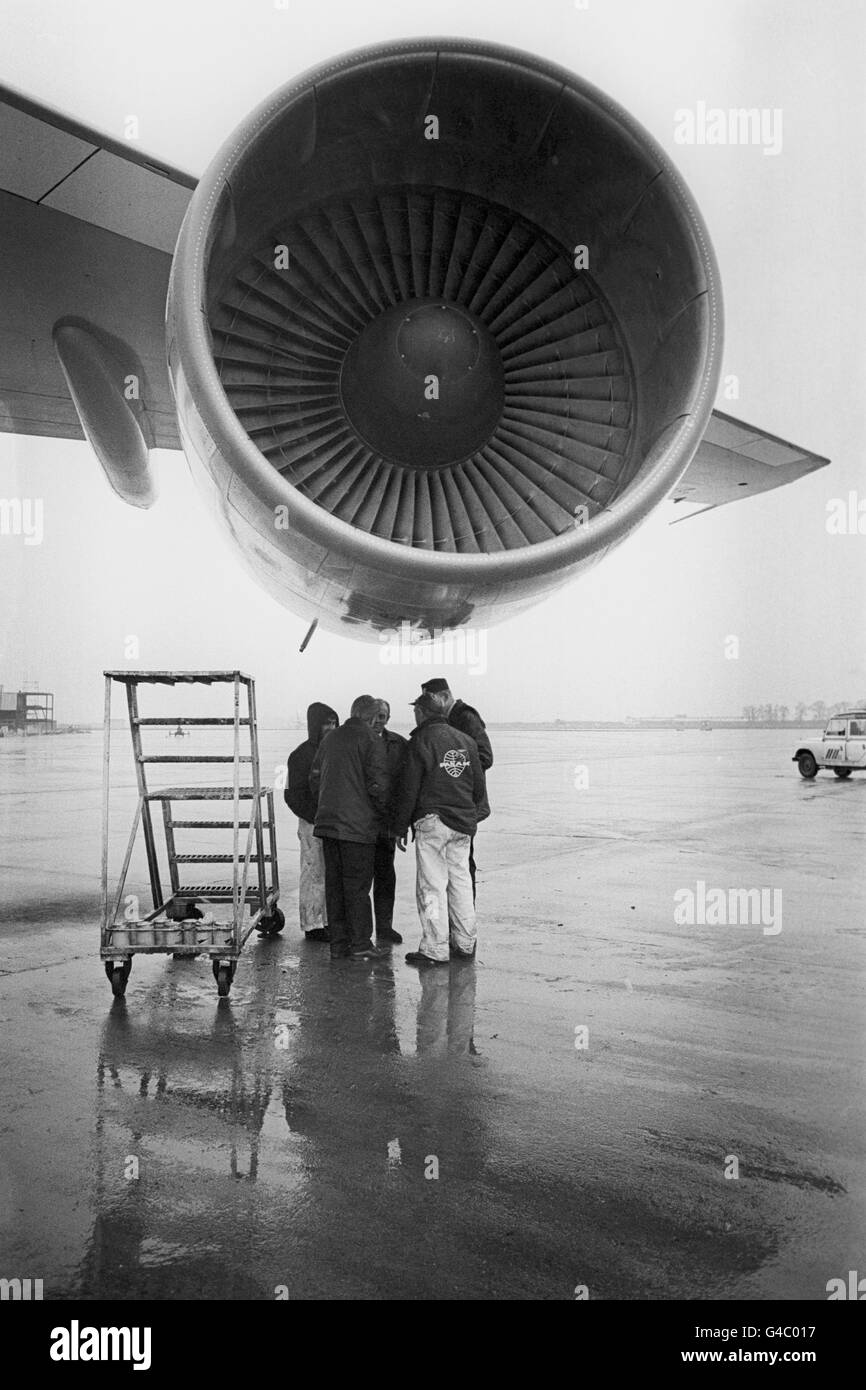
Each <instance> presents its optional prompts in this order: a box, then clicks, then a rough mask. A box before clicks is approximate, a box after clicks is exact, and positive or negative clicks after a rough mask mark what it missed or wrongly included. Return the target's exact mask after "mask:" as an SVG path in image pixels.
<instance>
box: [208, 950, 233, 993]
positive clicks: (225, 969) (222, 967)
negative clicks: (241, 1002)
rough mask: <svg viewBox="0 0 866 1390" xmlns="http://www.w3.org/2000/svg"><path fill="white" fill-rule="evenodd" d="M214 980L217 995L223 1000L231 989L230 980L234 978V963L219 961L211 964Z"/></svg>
mask: <svg viewBox="0 0 866 1390" xmlns="http://www.w3.org/2000/svg"><path fill="white" fill-rule="evenodd" d="M213 973H214V979H215V980H216V982H217V994H218V995H219V997H220V999H225V998H226V997H227V995H228V992H229V990H230V989H231V987H232V980H233V979H234V977H235V963H234V961H229V962H225V961H219V960H215V961H214V963H213Z"/></svg>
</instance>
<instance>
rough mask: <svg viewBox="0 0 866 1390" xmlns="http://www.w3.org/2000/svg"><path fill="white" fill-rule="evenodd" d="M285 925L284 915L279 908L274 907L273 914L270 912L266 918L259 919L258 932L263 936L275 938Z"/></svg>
mask: <svg viewBox="0 0 866 1390" xmlns="http://www.w3.org/2000/svg"><path fill="white" fill-rule="evenodd" d="M285 925H286V914H285V913H284V912H282V911H281V910H280V908H278V907H275V908H274V910H273V912H270V913H269V914H268V916H267V917H260V918H259V926H258V930H259V931H260V932H261V933H262V935H263V936H277V934H278V933H279V932H281V931H282V930H283V927H284V926H285Z"/></svg>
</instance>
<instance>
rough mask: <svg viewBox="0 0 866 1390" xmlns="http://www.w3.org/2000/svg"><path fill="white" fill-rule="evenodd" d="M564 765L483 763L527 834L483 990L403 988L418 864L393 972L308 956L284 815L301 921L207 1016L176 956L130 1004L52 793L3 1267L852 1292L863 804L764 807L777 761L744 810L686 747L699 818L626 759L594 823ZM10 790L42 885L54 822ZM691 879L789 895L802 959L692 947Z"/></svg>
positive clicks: (9, 1096)
mask: <svg viewBox="0 0 866 1390" xmlns="http://www.w3.org/2000/svg"><path fill="white" fill-rule="evenodd" d="M541 737H542V736H539V738H541ZM544 737H546V738H547V743H545V744H544V745H543V746H542V745H541V744H539V745H538V746H537V747H535V749H534V752H535V755H536V756H535V758H534V759H533V758H532V757H529V758H527V756H526V752H527V740H526V736H523V737H522V738H521V740H520V741H519V743H518V742H517V741H516V740H515V743H514V745H513V747H512V748H511V749H510V750H509V748H508V747H507V746H506V747H504V748H503V752H502V755H501V760H500V762H499V763H498V764H497V768H498V777H499V782H498V789H499V794H500V796H501V798H502V801H503V803H504V805H505V806H506V807H509V808H513V807H514V806H516V805H517V804H520V805H521V806H522V808H523V812H522V814H521V816H520V817H517V816H516V815H515V814H514V813H513V810H506V811H504V812H502V813H501V814H500V815H499V816H498V817H497V822H498V823H494V824H491V826H490V828H489V830H488V831H487V832H485V833H486V840H485V842H484V845H483V850H484V857H483V860H482V859H481V858H480V856H479V859H480V862H481V866H482V878H481V899H480V901H481V907H482V912H483V917H482V934H481V948H480V950H479V958H478V962H477V964H475V963H471V962H463V961H461V962H453V963H452V965H451V966H450V967H449V969H448V970H445V969H441V970H440V969H433V970H428V971H422V972H418V971H415V970H412V969H410V968H409V967H408V966H407V965H406V964H405V963H404V961H403V950H405V949H407V948H409V947H411V946H413V945H415V944H416V942H415V937H414V916H413V912H412V885H411V875H410V874H409V873H408V872H407V871H406V866H404V867H403V872H402V877H401V880H400V890H399V898H398V905H399V909H400V910H399V914H398V915H399V921H400V925H401V927H402V928H403V929H404V931H405V935H406V939H407V941H406V947H404V948H402V949H401V948H397V949H396V950H395V952H394V953H393V955H392V957H390V958H389V957H384V958H382V959H380V960H378V961H375V962H373V963H366V964H363V965H359V964H357V963H352V962H338V963H334V964H332V963H331V962H330V961H329V960H328V958H327V953H326V948H324V949H323V948H322V947H321V946H315V945H311V944H309V943H306V942H303V941H301V940H300V939H299V937H298V934H297V932H296V931H294V930H293V920H292V919H293V911H292V897H291V886H292V884H293V882H294V879H295V869H296V861H295V860H293V859H292V843H291V838H290V829H291V828H290V827H289V826H288V817H286V824H285V825H283V826H282V830H281V833H282V835H283V840H284V842H285V843H283V844H281V848H282V850H283V853H284V876H285V878H286V880H287V883H288V889H287V892H286V903H285V905H286V907H287V913H288V916H289V925H288V926H287V928H286V931H285V933H284V937H283V938H281V939H277V940H273V941H262V942H255V943H254V942H250V944H249V947H248V949H247V950H246V951H245V953H244V956H243V957H242V961H241V965H240V967H239V970H238V974H237V977H236V980H235V983H234V986H233V989H232V993H231V995H230V997H229V998H228V999H227V1000H222V1001H218V1000H217V997H216V992H215V989H214V985H213V979H212V976H211V973H210V970H209V967H208V965H207V963H206V962H204V961H198V962H194V963H189V962H184V961H173V960H171V959H170V958H164V957H151V958H147V959H145V958H141V957H139V958H137V959H136V962H135V965H134V969H133V974H132V977H131V980H130V985H129V990H128V994H127V997H126V999H125V1000H119V1001H115V1002H112V1001H111V997H110V994H109V992H108V990H107V987H106V981H105V978H104V976H103V975H102V972H101V970H100V967H99V962H98V960H97V959H96V951H95V935H94V923H95V920H96V914H95V910H94V897H93V886H92V880H91V879H88V880H87V881H85V875H84V874H83V872H81V871H80V863H81V860H83V859H84V855H83V854H82V845H83V843H84V836H85V834H86V833H87V831H86V828H85V826H84V825H83V823H82V822H85V823H86V820H87V816H88V814H89V810H88V809H87V807H86V808H85V811H84V815H83V816H82V815H81V813H80V812H81V808H80V807H77V806H76V805H75V804H74V803H73V801H72V799H71V798H70V800H69V801H68V802H64V800H63V797H62V795H60V796H58V797H56V798H55V800H54V804H53V812H52V818H53V821H54V825H55V829H54V834H55V838H56V841H57V845H58V857H59V859H60V860H61V861H62V860H63V856H64V855H65V854H67V853H69V854H71V853H72V852H73V849H74V847H75V846H76V845H77V848H78V853H79V856H80V860H79V874H78V876H75V875H73V877H72V882H71V884H70V885H69V888H68V891H67V890H64V887H63V885H62V883H61V882H60V880H59V877H58V878H50V879H49V886H48V891H45V888H44V883H43V885H42V890H43V891H42V893H41V895H40V892H39V891H38V890H37V888H36V885H37V884H38V883H39V882H40V880H39V877H38V874H37V873H36V872H35V871H34V872H33V873H32V876H31V879H30V881H29V882H30V886H29V887H28V886H27V885H26V884H25V882H24V879H23V877H22V879H20V880H16V882H15V885H14V893H17V898H16V899H15V900H16V901H17V903H18V904H19V907H18V908H17V909H16V910H15V911H14V913H13V914H11V915H10V920H9V921H8V923H7V924H6V925H5V926H4V931H3V935H2V943H0V944H2V955H0V967H2V969H3V971H4V978H3V981H2V984H3V1002H2V1010H0V1020H2V1023H3V1026H4V1034H5V1036H6V1038H7V1039H8V1042H7V1046H6V1049H5V1050H6V1052H7V1054H8V1061H7V1065H6V1067H5V1069H4V1072H3V1077H2V1083H0V1084H2V1093H3V1106H2V1110H0V1114H2V1125H0V1134H2V1148H3V1163H2V1207H0V1216H2V1249H3V1263H4V1265H6V1266H8V1269H3V1270H0V1274H8V1275H10V1276H11V1275H15V1274H17V1275H19V1276H21V1277H24V1276H30V1277H33V1278H43V1279H44V1282H45V1291H46V1296H47V1297H62V1296H72V1297H84V1298H100V1297H122V1298H145V1297H148V1298H191V1299H212V1298H269V1299H272V1298H274V1297H278V1296H285V1297H289V1298H291V1299H297V1298H302V1299H303V1298H335V1299H345V1298H364V1299H381V1298H400V1299H437V1298H472V1299H479V1298H530V1299H532V1298H543V1299H548V1298H572V1297H573V1296H574V1290H575V1287H576V1286H578V1285H585V1286H587V1288H588V1290H589V1295H590V1297H591V1298H677V1299H685V1298H698V1299H718V1298H738V1297H759V1298H806V1299H812V1298H814V1299H821V1298H825V1297H826V1293H825V1285H826V1282H827V1280H828V1279H829V1278H831V1277H834V1276H843V1277H844V1276H845V1275H846V1272H847V1271H848V1270H849V1269H852V1268H858V1267H859V1266H858V1265H857V1259H858V1258H860V1259H861V1263H862V1237H863V1233H864V1225H866V1223H864V1215H863V1179H862V1166H861V1161H860V1155H861V1154H862V1140H863V1106H862V1080H861V1073H860V1064H861V1062H862V1057H863V1053H864V1025H863V1020H862V1008H861V1004H860V999H861V997H862V970H863V948H862V943H861V940H860V938H859V936H853V935H852V934H851V929H852V927H854V926H855V925H856V922H857V921H860V920H862V902H855V901H854V893H855V891H859V892H862V890H859V889H855V886H854V884H853V883H852V881H851V880H850V879H849V878H848V877H847V876H846V875H845V874H844V873H843V872H842V868H843V867H844V865H845V864H846V863H848V864H850V863H851V862H854V855H855V853H858V854H859V853H861V846H860V842H861V840H862V832H861V830H860V826H861V824H862V813H861V816H860V817H859V818H858V816H857V815H856V814H855V808H859V801H860V795H861V794H860V791H859V790H858V789H857V787H856V786H855V787H852V786H848V785H838V786H837V785H834V784H831V785H830V786H829V788H828V789H827V790H825V789H824V788H823V786H822V787H820V788H818V789H817V791H816V788H815V787H812V788H807V789H806V791H805V792H804V791H803V789H802V788H801V787H800V785H799V784H798V783H797V782H796V781H794V782H791V780H790V779H785V780H783V779H781V778H779V779H777V778H776V777H775V769H776V767H777V764H778V759H779V757H780V753H779V750H776V749H775V748H774V747H772V746H771V745H769V744H766V743H765V744H762V745H761V746H762V747H763V748H764V749H765V753H764V755H763V756H765V760H766V764H767V766H766V768H764V770H763V771H761V769H760V768H759V769H757V770H756V771H755V772H754V776H753V778H752V779H751V781H750V783H749V787H748V788H747V789H745V790H744V774H743V767H742V759H741V758H739V757H735V756H733V754H730V756H729V750H728V749H727V748H726V747H725V746H724V745H720V744H719V743H717V742H714V743H713V746H712V748H711V747H710V742H709V740H706V738H705V740H704V742H703V744H702V743H701V742H700V736H696V737H695V739H694V740H693V743H694V751H693V753H692V754H690V755H689V756H690V757H692V759H693V760H692V762H691V763H690V765H689V773H690V778H691V781H690V783H689V789H688V791H687V792H686V793H685V795H686V796H687V798H690V801H689V803H688V806H687V808H686V809H687V810H688V812H689V815H688V817H686V815H685V814H684V809H683V801H682V794H683V792H684V785H685V784H684V783H683V781H682V777H683V765H682V763H680V764H674V765H673V767H671V766H669V764H668V763H666V762H665V760H664V759H663V758H661V757H660V756H659V754H658V750H657V749H656V748H654V747H653V748H650V749H647V748H646V747H644V748H643V749H640V748H639V747H638V746H637V745H636V744H635V743H632V742H627V746H625V747H624V748H622V749H619V750H617V751H618V753H619V754H621V757H613V756H611V757H609V758H608V760H607V761H606V762H602V761H601V754H598V755H597V756H598V759H599V762H598V766H597V767H596V768H595V769H594V772H595V777H596V779H597V781H598V782H600V783H601V787H600V789H599V797H598V799H597V800H596V801H594V802H593V803H591V808H592V815H591V816H589V815H586V816H580V815H579V806H580V803H579V802H578V803H577V805H575V804H574V802H567V801H566V799H565V797H564V794H563V795H561V796H560V797H559V800H560V802H561V804H559V805H557V804H555V803H554V802H552V800H551V793H550V788H551V785H552V784H554V783H555V784H556V785H558V781H557V778H558V771H557V769H558V768H559V761H557V760H561V761H563V762H564V763H565V765H566V766H567V767H569V768H570V767H571V765H572V764H573V762H574V760H575V757H576V756H577V753H578V752H580V754H581V761H582V762H586V761H587V754H586V752H585V751H584V750H583V749H581V750H577V749H573V748H571V747H570V746H569V747H567V748H565V747H564V746H563V744H562V742H560V743H559V744H556V743H555V742H554V741H553V740H554V738H555V736H544ZM562 737H565V736H560V738H562ZM682 737H683V736H682V735H681V736H680V738H682ZM751 737H752V738H754V737H756V736H755V735H752V736H751ZM57 742H58V743H60V741H57ZM720 748H721V751H720ZM752 748H753V750H754V748H755V745H754V744H753V745H752ZM608 750H609V752H611V753H612V752H613V751H614V750H613V747H612V745H608ZM530 751H533V750H530ZM67 752H68V747H67ZM509 752H510V757H509ZM42 756H46V755H45V754H44V753H43V754H42ZM91 757H92V750H90V749H82V751H81V766H80V767H79V769H78V773H77V774H76V773H75V768H74V761H75V760H74V759H69V762H70V768H69V772H68V775H69V777H70V778H72V776H73V775H80V776H81V779H82V781H85V780H86V776H85V773H86V771H87V769H89V766H90V764H89V762H85V760H86V759H90V758H91ZM786 771H787V769H786ZM45 775H46V777H47V776H50V775H56V770H55V773H52V768H51V763H50V759H49V760H48V761H47V762H46V765H45ZM762 778H763V781H762V780H761V779H762ZM33 783H34V785H33V787H32V791H33V795H34V798H38V794H39V790H40V784H39V778H38V777H36V778H35V779H33ZM752 783H754V785H753V784H752ZM860 786H861V787H864V789H866V784H863V783H861V784H860ZM852 791H853V793H854V794H853V796H852V795H851V793H852ZM677 793H680V795H679V796H677ZM666 794H667V796H668V800H669V803H670V805H671V807H672V809H671V810H670V812H669V814H668V816H667V819H666V820H664V819H663V818H662V817H661V816H660V812H659V807H660V806H661V805H663V804H664V798H665V795H666ZM16 795H17V796H18V797H19V798H20V803H19V806H18V809H19V810H20V808H21V807H24V808H25V809H28V807H29V810H30V811H31V813H32V824H33V826H34V835H33V837H32V840H31V841H25V844H24V848H23V851H22V853H21V856H20V857H19V862H21V863H22V865H23V867H26V860H27V855H28V854H31V855H32V858H33V864H32V865H31V868H32V869H34V870H35V867H36V865H37V862H38V859H39V856H41V855H43V854H44V840H45V839H47V838H48V834H47V826H46V827H45V832H44V834H43V831H42V828H41V821H40V815H41V811H38V810H33V806H34V804H37V803H36V802H28V790H27V788H25V787H23V786H19V787H18V788H17V789H16ZM843 796H844V797H845V802H844V803H843V801H842V797H843ZM807 797H808V800H807ZM816 797H817V798H818V800H817V801H815V800H814V798H816ZM8 804H9V803H7V806H8ZM615 805H618V806H619V807H620V808H621V809H620V814H619V815H618V816H615V815H614V814H613V808H614V806H615ZM816 805H817V806H818V807H819V815H818V816H816V815H815V814H814V807H815V806H816ZM697 878H704V879H706V880H707V881H708V882H710V883H713V882H715V883H724V884H727V883H739V882H742V883H744V884H745V885H748V884H750V883H752V882H756V883H761V884H768V885H773V886H776V885H778V886H781V887H782V889H783V891H784V894H785V897H784V903H785V925H784V930H783V931H782V932H781V933H780V934H779V935H778V936H777V937H766V936H764V935H763V934H762V933H761V931H760V929H757V930H752V929H750V928H748V927H745V928H744V927H737V928H725V929H723V930H721V929H718V928H716V929H713V928H710V927H704V928H701V929H698V928H683V927H681V926H677V925H675V923H674V920H673V913H672V901H673V893H674V892H675V891H676V888H677V887H678V886H680V885H689V884H691V885H694V883H695V880H696V879H697ZM13 896H14V894H13ZM858 913H859V915H857V914H858ZM583 1028H585V1029H587V1030H588V1031H587V1034H586V1042H587V1046H585V1047H583V1046H582V1045H581V1042H580V1039H581V1037H582V1036H583V1035H582V1034H580V1032H579V1030H580V1029H583ZM732 1157H734V1158H736V1160H737V1164H736V1165H735V1166H737V1167H738V1170H739V1176H738V1177H737V1178H732V1177H726V1176H725V1173H726V1170H728V1171H730V1169H731V1162H730V1160H731V1158H732Z"/></svg>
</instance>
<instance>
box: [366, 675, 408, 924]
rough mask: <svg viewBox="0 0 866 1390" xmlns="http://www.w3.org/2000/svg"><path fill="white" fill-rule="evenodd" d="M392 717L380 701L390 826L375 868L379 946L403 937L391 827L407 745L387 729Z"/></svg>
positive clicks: (378, 719) (379, 845) (381, 840)
mask: <svg viewBox="0 0 866 1390" xmlns="http://www.w3.org/2000/svg"><path fill="white" fill-rule="evenodd" d="M390 718H391V706H390V705H389V704H388V701H387V700H380V701H379V713H378V715H377V717H376V723H375V725H374V730H375V732H376V733H377V734H378V735H379V737H380V739H381V740H382V747H383V748H384V750H385V759H386V762H387V764H388V826H387V829H386V830H385V832H384V833H383V834H381V835H380V836H379V838H378V840H377V841H376V858H375V862H374V865H373V916H374V917H375V919H376V941H377V942H378V943H380V944H383V943H385V942H390V943H391V945H392V946H397V945H399V944H400V942H401V941H402V940H403V938H402V936H401V935H400V933H399V932H396V931H395V930H394V925H393V923H394V893H395V892H396V888H397V875H396V873H395V872H394V851H395V849H396V847H397V842H396V840H395V839H394V834H393V831H392V828H391V819H392V816H393V811H394V803H395V799H396V796H397V791H398V788H399V786H400V777H401V775H402V772H403V764H404V762H405V760H406V749H407V743H406V739H405V738H404V737H403V735H402V734H395V733H394V730H393V729H389V728H387V727H386V726H387V724H388V720H389V719H390Z"/></svg>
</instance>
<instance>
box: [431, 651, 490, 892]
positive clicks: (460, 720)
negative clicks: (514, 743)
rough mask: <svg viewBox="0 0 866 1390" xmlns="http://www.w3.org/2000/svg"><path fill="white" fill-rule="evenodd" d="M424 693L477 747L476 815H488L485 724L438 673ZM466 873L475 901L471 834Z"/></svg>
mask: <svg viewBox="0 0 866 1390" xmlns="http://www.w3.org/2000/svg"><path fill="white" fill-rule="evenodd" d="M421 690H422V693H423V694H424V695H432V696H433V699H434V700H435V701H436V704H437V707H438V708H439V709H440V710H441V711H442V713H443V714H444V715H445V718H446V719H447V720H448V723H449V724H451V725H453V727H454V728H455V729H459V730H460V732H461V733H463V734H468V735H469V737H470V738H472V739H474V740H475V742H476V744H477V746H478V757H479V758H480V760H481V766H482V768H483V769H484V773H485V779H484V801H483V803H482V804H483V807H484V815H482V816H479V817H478V819H479V820H483V819H484V816H489V815H490V802H489V801H488V800H487V778H486V774H487V770H488V768H491V767H492V766H493V749H492V748H491V746H490V739H489V737H488V734H487V726H486V725H485V723H484V720H483V719H482V718H481V715H480V714H479V713H478V711H477V709H475V708H473V706H472V705H467V704H466V702H465V701H464V700H455V699H454V696H453V695H452V694H451V690H450V688H449V685H448V682H447V681H446V680H443V678H442V677H441V676H436V677H434V679H433V680H431V681H425V682H424V684H423V685H422V686H421ZM469 873H470V875H471V877H472V901H473V902H475V836H474V835H473V837H472V843H471V845H470V846H469Z"/></svg>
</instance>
